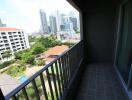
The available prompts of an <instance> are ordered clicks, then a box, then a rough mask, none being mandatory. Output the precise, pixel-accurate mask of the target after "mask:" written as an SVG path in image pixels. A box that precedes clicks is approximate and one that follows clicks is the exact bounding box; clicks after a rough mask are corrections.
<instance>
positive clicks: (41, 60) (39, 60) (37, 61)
mask: <svg viewBox="0 0 132 100" xmlns="http://www.w3.org/2000/svg"><path fill="white" fill-rule="evenodd" d="M35 65H38V66H43V65H45V61H44V60H43V59H38V60H36V61H35Z"/></svg>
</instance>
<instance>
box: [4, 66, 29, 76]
mask: <svg viewBox="0 0 132 100" xmlns="http://www.w3.org/2000/svg"><path fill="white" fill-rule="evenodd" d="M24 70H26V67H25V66H12V67H10V68H9V69H8V70H7V71H6V73H7V74H9V75H11V76H12V77H16V76H17V77H18V76H21V75H23V71H24Z"/></svg>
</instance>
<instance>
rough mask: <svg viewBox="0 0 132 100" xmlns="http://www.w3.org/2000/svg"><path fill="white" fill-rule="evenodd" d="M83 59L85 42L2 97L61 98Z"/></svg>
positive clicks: (0, 93)
mask: <svg viewBox="0 0 132 100" xmlns="http://www.w3.org/2000/svg"><path fill="white" fill-rule="evenodd" d="M82 60H83V42H82V41H80V42H79V43H77V44H76V45H74V46H73V47H72V48H71V49H69V50H68V51H66V52H65V53H63V54H62V55H60V56H59V57H57V58H56V59H55V60H54V61H53V62H51V63H49V64H48V65H46V66H44V67H43V68H42V69H41V70H40V71H38V72H37V73H35V74H34V75H33V76H32V77H31V78H29V79H28V80H27V81H25V82H24V83H22V84H21V85H20V86H18V87H17V88H16V89H14V90H13V91H12V92H10V93H9V94H8V95H6V96H2V95H3V94H2V92H0V95H1V98H0V99H5V100H9V99H12V100H19V99H20V100H21V99H22V100H41V99H42V100H60V99H62V98H64V96H65V95H66V93H67V90H68V88H69V87H70V84H71V82H72V80H73V78H74V76H75V73H76V72H77V70H78V68H79V67H80V64H81V62H82Z"/></svg>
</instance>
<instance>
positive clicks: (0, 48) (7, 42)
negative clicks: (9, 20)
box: [0, 27, 30, 62]
mask: <svg viewBox="0 0 132 100" xmlns="http://www.w3.org/2000/svg"><path fill="white" fill-rule="evenodd" d="M27 48H30V46H29V42H28V36H26V34H25V33H24V32H23V30H21V29H17V28H9V27H1V28H0V62H4V61H6V60H7V58H5V57H4V55H5V54H4V53H5V52H6V51H10V53H11V55H12V56H13V55H14V53H15V52H17V51H21V50H25V49H27Z"/></svg>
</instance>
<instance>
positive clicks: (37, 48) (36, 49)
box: [32, 43, 45, 54]
mask: <svg viewBox="0 0 132 100" xmlns="http://www.w3.org/2000/svg"><path fill="white" fill-rule="evenodd" d="M43 51H45V47H44V45H42V44H41V43H36V44H34V45H33V47H32V53H33V54H40V53H42V52H43Z"/></svg>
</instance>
